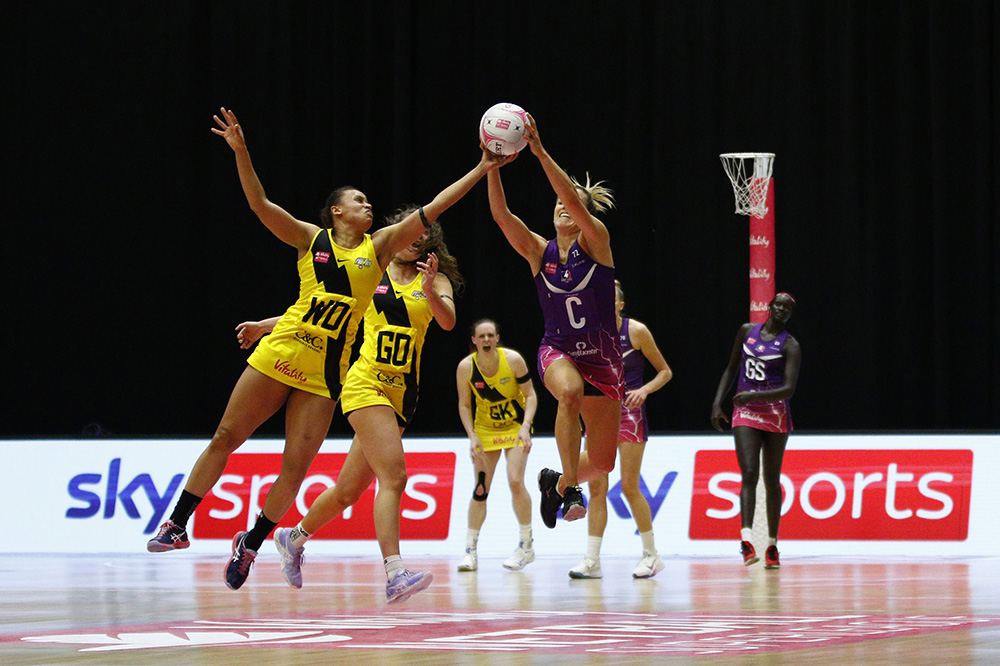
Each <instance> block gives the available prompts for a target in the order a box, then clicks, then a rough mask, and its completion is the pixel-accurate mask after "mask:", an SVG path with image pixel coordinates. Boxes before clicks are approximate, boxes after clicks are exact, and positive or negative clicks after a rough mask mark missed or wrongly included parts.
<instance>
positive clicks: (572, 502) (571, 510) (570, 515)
mask: <svg viewBox="0 0 1000 666" xmlns="http://www.w3.org/2000/svg"><path fill="white" fill-rule="evenodd" d="M562 510H563V520H565V521H567V522H569V521H571V520H579V519H580V518H583V517H584V516H586V515H587V505H586V504H584V503H583V491H582V490H580V486H569V487H568V488H566V492H565V493H564V494H563V505H562Z"/></svg>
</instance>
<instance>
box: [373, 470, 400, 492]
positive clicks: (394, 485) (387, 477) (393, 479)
mask: <svg viewBox="0 0 1000 666" xmlns="http://www.w3.org/2000/svg"><path fill="white" fill-rule="evenodd" d="M378 487H379V491H380V492H381V491H382V490H388V491H391V492H393V493H396V494H399V495H402V494H403V491H404V490H406V470H405V469H402V470H393V471H391V472H386V473H384V474H383V475H382V476H379V477H378Z"/></svg>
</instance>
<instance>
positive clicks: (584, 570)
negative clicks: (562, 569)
mask: <svg viewBox="0 0 1000 666" xmlns="http://www.w3.org/2000/svg"><path fill="white" fill-rule="evenodd" d="M569 577H570V578H603V577H604V574H603V573H601V561H600V560H592V559H590V558H589V557H585V558H583V562H580V563H579V564H578V565H576V566H575V567H573V568H572V569H570V570H569Z"/></svg>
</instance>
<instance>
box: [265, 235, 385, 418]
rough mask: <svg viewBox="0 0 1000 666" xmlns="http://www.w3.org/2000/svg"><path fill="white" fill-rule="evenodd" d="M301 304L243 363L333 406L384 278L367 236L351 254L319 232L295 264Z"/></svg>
mask: <svg viewBox="0 0 1000 666" xmlns="http://www.w3.org/2000/svg"><path fill="white" fill-rule="evenodd" d="M298 270H299V298H298V300H297V301H296V302H295V304H294V305H292V306H291V307H290V308H288V310H286V311H285V313H284V315H282V317H281V319H280V320H279V321H278V323H277V324H276V325H275V327H274V330H273V331H272V332H271V334H270V335H267V336H265V337H264V339H262V340H261V341H260V343H259V344H258V345H257V348H256V349H255V350H254V352H253V353H252V354H251V355H250V357H249V359H248V360H247V362H248V363H249V364H250V365H251V366H252V367H254V368H256V369H257V370H259V371H260V372H262V373H264V374H265V375H268V376H269V377H272V378H274V379H276V380H278V381H280V382H282V383H285V384H288V385H289V386H292V387H294V388H298V389H301V390H303V391H309V392H310V393H316V394H319V395H323V396H326V397H328V398H332V399H334V400H336V399H337V398H338V397H339V396H340V390H341V386H342V384H343V381H344V379H345V377H346V376H347V370H348V368H349V367H350V361H351V347H352V346H353V344H354V339H355V337H356V335H357V331H358V325H359V324H360V323H361V320H362V318H363V317H364V314H365V309H366V308H367V307H368V304H369V303H370V302H371V298H372V295H373V294H374V292H375V288H376V286H378V283H379V280H380V279H381V278H382V270H381V268H379V265H378V258H377V257H376V254H375V246H374V245H373V244H372V239H371V236H370V235H369V234H365V235H364V238H363V239H362V241H361V243H360V244H359V245H358V247H356V248H354V249H348V248H344V247H341V246H339V245H337V244H336V243H334V241H333V230H332V229H320V230H319V231H318V232H317V233H316V235H315V236H314V237H313V240H312V243H311V245H310V247H309V252H307V253H305V254H303V255H302V257H301V258H300V259H299V261H298Z"/></svg>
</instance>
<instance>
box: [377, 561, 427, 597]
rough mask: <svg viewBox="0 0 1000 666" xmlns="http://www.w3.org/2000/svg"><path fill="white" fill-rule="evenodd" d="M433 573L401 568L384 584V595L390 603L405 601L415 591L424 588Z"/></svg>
mask: <svg viewBox="0 0 1000 666" xmlns="http://www.w3.org/2000/svg"><path fill="white" fill-rule="evenodd" d="M432 580H434V574H432V573H431V572H430V571H417V572H416V573H414V572H412V571H407V570H406V569H403V570H402V571H400V572H399V573H397V574H396V575H395V576H393V578H392V580H391V581H389V582H388V583H386V584H385V597H386V600H387V601H388V602H389V603H390V604H398V603H399V602H401V601H406V600H407V599H409V598H410V597H412V596H413V595H414V594H416V593H417V592H419V591H421V590H423V589H426V588H427V586H428V585H430V584H431V581H432Z"/></svg>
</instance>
